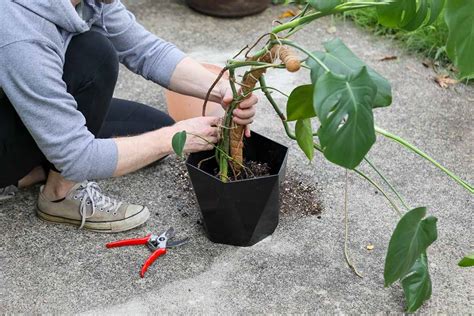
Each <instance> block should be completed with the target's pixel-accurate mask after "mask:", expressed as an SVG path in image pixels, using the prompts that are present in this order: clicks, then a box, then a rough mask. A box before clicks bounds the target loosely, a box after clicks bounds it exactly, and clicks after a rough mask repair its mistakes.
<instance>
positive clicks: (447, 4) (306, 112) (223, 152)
mask: <svg viewBox="0 0 474 316" xmlns="http://www.w3.org/2000/svg"><path fill="white" fill-rule="evenodd" d="M298 3H301V1H298ZM373 7H375V8H376V10H377V12H378V15H379V21H380V23H382V24H384V25H386V26H389V27H393V28H402V29H405V30H414V29H417V28H420V27H424V26H426V25H429V24H430V23H432V22H434V21H435V20H436V19H437V17H438V16H439V15H440V14H444V15H445V19H446V22H447V25H448V27H449V39H448V42H447V44H446V47H447V52H448V54H449V56H450V58H451V59H452V60H453V62H454V64H455V65H456V67H457V68H458V69H459V76H460V77H461V78H469V77H472V76H474V62H473V61H472V56H474V1H466V0H448V1H445V0H380V1H375V0H373V1H369V0H368V1H343V0H309V1H306V4H305V6H304V8H303V10H301V12H300V13H299V14H298V15H297V16H295V17H293V18H291V20H289V21H285V22H282V23H280V24H278V25H277V26H275V27H273V29H272V30H271V31H270V32H268V33H265V34H264V35H262V36H261V37H260V38H259V39H258V40H257V41H256V43H255V44H254V45H252V46H250V47H248V46H247V47H246V48H244V49H243V50H242V51H241V52H240V53H239V54H238V55H237V56H235V57H233V58H231V59H229V60H228V61H227V64H226V66H225V68H224V69H223V71H222V73H221V75H222V74H223V73H224V71H228V73H229V81H230V84H231V86H232V89H233V93H234V101H233V102H232V104H231V105H230V106H229V108H228V109H227V111H226V114H225V117H224V118H223V123H222V129H221V134H222V136H221V140H220V142H219V144H218V145H217V146H216V152H215V157H216V159H217V161H218V166H219V171H218V177H219V178H220V180H221V181H222V182H228V181H233V180H236V179H239V178H240V177H242V176H244V175H245V174H246V172H245V170H246V168H247V167H246V166H245V160H244V159H243V153H242V149H243V146H244V145H243V142H242V140H243V131H244V127H243V126H238V125H235V124H234V123H233V121H232V111H233V110H234V109H235V108H237V107H238V105H239V102H241V101H242V100H243V99H245V98H246V97H247V96H249V94H250V93H252V92H254V91H257V90H261V91H262V92H263V94H264V95H265V96H266V98H267V99H268V101H269V103H270V104H271V106H272V107H273V109H274V110H275V112H276V114H277V115H278V116H279V117H280V119H281V123H282V126H283V130H284V131H285V133H286V135H287V136H288V137H289V138H290V139H293V140H295V141H296V142H297V143H298V145H299V147H300V148H301V150H302V151H303V152H304V153H305V155H306V156H307V158H308V159H309V160H312V159H313V157H314V154H315V153H316V152H319V153H321V154H322V155H324V157H325V158H326V159H327V160H328V161H330V162H332V163H334V164H336V165H338V166H341V167H342V168H345V169H346V170H347V171H349V172H355V173H356V174H358V175H359V176H361V177H363V178H364V179H366V180H367V181H369V182H370V183H371V184H372V185H373V186H375V187H376V188H377V190H379V191H380V192H381V193H382V194H383V195H384V197H385V198H386V199H387V200H388V201H389V203H390V205H391V206H392V207H393V208H394V209H395V211H396V212H397V213H398V214H399V215H400V220H399V222H398V224H397V225H396V227H395V230H394V232H393V234H392V236H391V239H390V243H389V245H388V251H387V256H386V260H385V270H384V279H385V286H390V285H391V284H393V283H395V282H397V281H400V282H401V285H402V287H403V290H404V292H405V297H406V310H407V311H408V312H413V311H416V310H417V309H418V308H419V307H420V306H421V305H422V304H423V302H424V301H425V300H427V299H428V298H430V296H431V280H430V274H429V270H428V251H427V250H428V247H429V246H430V245H431V244H432V243H433V242H434V241H435V240H436V239H437V228H436V225H437V219H436V218H435V217H433V216H429V215H428V214H427V209H426V208H425V207H417V208H413V209H412V208H410V207H409V206H408V205H407V203H405V201H404V200H403V198H402V197H401V195H400V194H399V193H398V192H397V191H396V190H395V188H394V187H393V186H392V185H391V184H390V182H389V181H388V180H387V178H386V177H384V176H383V175H382V173H381V172H380V171H379V170H378V169H377V168H376V167H375V166H374V164H373V163H371V162H370V161H369V160H368V159H367V158H366V155H367V153H368V152H369V150H370V149H371V147H372V146H373V144H374V143H375V142H376V135H377V134H378V135H381V136H383V137H386V138H388V139H390V140H393V141H395V142H396V143H398V144H400V145H402V146H403V147H404V148H406V149H408V150H410V151H413V152H415V153H416V154H418V155H419V156H420V157H421V158H424V159H426V160H427V161H429V162H430V163H432V164H433V165H435V166H436V167H437V168H439V169H440V170H442V171H443V172H445V173H446V174H447V175H448V176H449V177H451V178H452V179H453V180H454V181H456V182H457V183H458V184H460V185H461V186H462V187H464V188H465V189H466V190H468V191H469V192H470V193H471V194H472V193H473V192H474V189H473V186H472V185H470V184H469V183H467V182H465V181H463V180H462V179H460V178H459V177H457V176H456V175H454V174H453V173H452V172H450V171H449V170H448V169H446V168H445V167H443V166H441V165H440V164H439V163H437V162H436V161H435V160H434V159H433V158H431V157H429V156H428V155H427V154H425V153H424V152H423V151H421V150H420V149H418V148H416V147H415V146H413V145H412V144H410V143H409V142H408V141H406V140H404V139H402V138H401V137H398V136H396V135H394V134H393V133H390V132H388V131H386V130H384V129H382V128H380V127H378V126H376V124H375V122H374V115H373V112H374V111H376V110H382V109H383V108H384V107H388V106H390V104H391V103H392V93H391V86H390V83H389V82H388V81H387V80H386V79H385V78H384V77H383V76H382V75H380V74H379V73H377V72H376V71H375V70H374V69H372V68H370V67H369V66H367V65H366V64H365V63H364V62H363V61H362V60H361V59H359V58H358V57H357V56H356V55H355V54H354V53H353V52H352V51H351V50H350V49H349V48H348V47H347V46H346V45H344V43H343V42H342V41H341V40H339V39H333V40H330V41H328V42H326V43H324V50H322V51H313V50H311V49H310V48H305V47H302V46H301V45H299V44H298V43H296V42H294V41H292V40H291V36H292V35H293V34H295V33H296V32H298V31H299V30H301V29H303V28H311V22H313V21H315V20H316V19H319V18H322V17H324V16H328V15H333V14H340V13H343V12H345V11H349V10H364V9H367V8H373ZM259 45H261V47H258V46H259ZM243 54H245V57H239V56H241V55H243ZM301 55H303V56H304V57H303V58H301V57H300V56H301ZM242 69H244V70H245V72H244V75H243V77H242V80H240V81H239V80H238V76H237V75H236V72H237V71H241V70H242ZM269 69H272V70H282V69H283V70H284V69H286V70H287V71H291V72H295V71H307V72H308V84H306V85H301V86H298V87H295V88H294V89H293V91H292V92H291V94H290V95H289V96H287V97H288V101H287V104H286V113H285V111H283V110H281V108H280V105H279V104H277V102H276V101H275V100H274V99H273V97H272V93H282V92H281V91H279V90H278V89H276V88H274V87H271V86H269V85H267V83H266V81H265V78H264V75H265V72H266V71H267V70H269ZM219 79H220V76H219V78H217V79H216V82H217V81H218V80H219ZM288 84H290V83H288ZM210 90H212V87H211V89H210ZM203 113H204V114H205V103H204V106H203ZM290 122H295V124H294V125H293V124H290ZM293 126H294V128H293ZM185 140H186V132H185V131H183V132H180V133H177V134H176V135H175V136H174V139H173V147H174V149H175V151H176V153H177V154H181V153H182V150H183V145H184V142H185ZM361 163H366V164H368V166H370V167H371V168H373V169H374V170H375V171H376V173H377V174H378V175H379V176H380V178H381V180H382V181H383V183H384V186H386V187H387V188H389V189H390V190H391V191H392V193H393V194H394V196H396V200H393V199H392V198H391V197H390V195H389V194H388V193H387V192H385V191H384V189H383V188H382V186H381V185H380V184H378V183H377V182H376V181H375V180H373V179H371V178H370V177H369V176H367V175H366V174H364V173H363V172H362V171H360V170H359V169H357V168H358V166H359V165H360V164H361ZM402 209H404V210H405V213H404V212H403V211H402ZM345 254H346V259H347V261H348V263H349V265H350V266H351V267H352V268H353V269H354V271H355V272H356V273H357V271H356V270H355V268H354V267H353V266H352V265H351V263H350V261H349V259H348V256H347V253H345Z"/></svg>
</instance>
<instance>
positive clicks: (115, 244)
mask: <svg viewBox="0 0 474 316" xmlns="http://www.w3.org/2000/svg"><path fill="white" fill-rule="evenodd" d="M150 236H151V234H148V235H147V236H146V237H143V238H133V239H125V240H118V241H113V242H109V243H108V244H106V245H105V247H107V248H115V247H123V246H135V245H144V244H146V243H147V242H148V240H149V239H150Z"/></svg>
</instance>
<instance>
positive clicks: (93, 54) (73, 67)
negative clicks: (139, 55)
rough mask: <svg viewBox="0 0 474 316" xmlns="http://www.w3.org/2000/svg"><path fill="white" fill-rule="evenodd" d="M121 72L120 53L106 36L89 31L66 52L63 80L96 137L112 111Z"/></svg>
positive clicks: (78, 38)
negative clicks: (114, 94) (111, 103)
mask: <svg viewBox="0 0 474 316" xmlns="http://www.w3.org/2000/svg"><path fill="white" fill-rule="evenodd" d="M118 70H119V61H118V56H117V53H116V51H115V49H114V47H113V46H112V43H111V42H110V41H109V40H108V39H107V38H106V37H105V36H104V35H102V34H100V33H97V32H87V33H83V34H80V35H77V36H75V37H73V39H72V40H71V43H70V44H69V46H68V49H67V51H66V58H65V63H64V75H63V80H64V82H65V83H66V85H67V91H68V92H69V93H70V94H71V95H72V96H73V97H74V99H75V100H76V102H77V109H78V110H79V111H80V112H81V113H82V114H83V115H84V117H85V119H86V126H87V129H88V130H89V131H90V132H91V133H92V134H94V135H95V136H97V135H98V134H99V131H100V128H101V127H102V124H103V122H104V120H105V117H106V115H107V112H108V110H109V107H110V101H111V100H112V95H113V93H114V89H115V84H116V82H117V76H118Z"/></svg>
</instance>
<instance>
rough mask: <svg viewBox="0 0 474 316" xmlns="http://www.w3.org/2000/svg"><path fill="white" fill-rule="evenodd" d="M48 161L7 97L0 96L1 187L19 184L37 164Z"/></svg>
mask: <svg viewBox="0 0 474 316" xmlns="http://www.w3.org/2000/svg"><path fill="white" fill-rule="evenodd" d="M45 163H46V158H45V157H44V155H43V153H42V152H41V150H40V149H39V148H38V146H37V145H36V143H35V141H34V140H33V137H31V135H30V133H29V132H28V130H27V129H26V127H25V125H23V122H22V121H21V119H20V117H19V116H18V114H17V113H16V111H15V108H14V107H13V106H12V105H11V103H10V101H9V100H8V98H7V97H3V98H0V188H3V187H6V186H9V185H12V184H13V185H17V184H18V181H19V180H20V179H21V178H23V177H24V176H26V175H27V174H28V173H29V172H30V171H31V170H33V169H34V168H35V167H37V166H41V165H43V164H45Z"/></svg>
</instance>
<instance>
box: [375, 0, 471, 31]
mask: <svg viewBox="0 0 474 316" xmlns="http://www.w3.org/2000/svg"><path fill="white" fill-rule="evenodd" d="M450 1H451V0H450ZM460 1H463V0H460ZM448 2H449V1H448ZM444 3H445V0H392V2H391V3H390V4H387V5H383V6H377V13H378V18H379V23H380V24H383V25H385V26H388V27H391V28H401V29H404V30H407V31H413V30H416V29H417V28H419V27H420V26H422V25H429V24H432V23H433V22H434V21H436V19H437V17H438V16H439V15H440V13H441V11H442V10H443V7H444Z"/></svg>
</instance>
